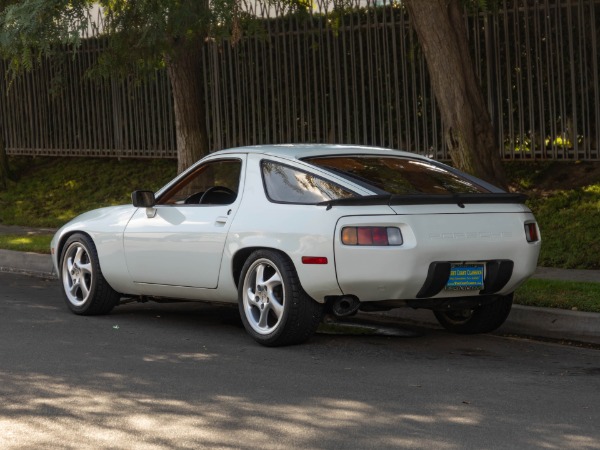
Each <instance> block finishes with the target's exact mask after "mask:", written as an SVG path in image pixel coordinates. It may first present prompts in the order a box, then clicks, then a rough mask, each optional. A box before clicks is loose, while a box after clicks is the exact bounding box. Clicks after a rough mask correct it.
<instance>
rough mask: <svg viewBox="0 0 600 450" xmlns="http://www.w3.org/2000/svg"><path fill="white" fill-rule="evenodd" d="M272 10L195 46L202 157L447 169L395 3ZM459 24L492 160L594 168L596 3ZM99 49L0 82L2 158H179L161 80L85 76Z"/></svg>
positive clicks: (506, 12) (412, 38) (581, 0)
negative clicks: (235, 37)
mask: <svg viewBox="0 0 600 450" xmlns="http://www.w3.org/2000/svg"><path fill="white" fill-rule="evenodd" d="M369 1H371V0H369ZM269 4H272V3H266V2H265V3H262V2H261V1H255V2H253V3H247V4H245V5H244V6H245V8H246V11H248V12H250V13H251V14H254V15H255V16H258V17H259V19H258V20H259V22H258V24H259V25H260V26H259V27H258V29H259V30H260V31H259V32H256V33H253V34H252V35H248V36H245V37H244V38H243V39H242V40H241V41H239V42H238V43H237V44H236V45H235V46H231V45H230V44H229V43H228V42H209V43H206V44H205V46H204V49H203V58H204V67H206V73H204V74H199V76H200V79H202V80H203V82H204V83H205V92H206V93H207V104H206V107H207V110H208V114H207V128H208V130H209V142H210V147H211V149H213V150H217V149H222V148H227V147H233V146H238V145H252V144H267V143H282V142H286V143H289V142H343V143H356V144H365V145H381V146H387V147H392V148H398V149H405V150H409V151H413V152H416V153H421V154H428V155H432V156H433V157H435V158H437V159H448V158H447V149H446V147H445V143H444V139H443V132H444V130H443V125H442V124H441V121H440V115H439V113H438V111H437V107H436V103H435V99H434V97H433V94H432V92H431V87H430V84H429V79H428V73H427V67H426V63H425V61H424V59H423V56H422V54H421V52H420V49H419V44H418V41H417V38H416V35H415V33H414V31H413V30H412V28H411V25H410V20H409V18H408V17H407V15H406V13H405V11H404V9H403V8H402V7H401V6H400V5H398V4H396V3H392V4H389V3H382V2H381V1H378V2H377V3H370V2H365V1H364V0H363V1H360V2H357V3H356V4H354V5H352V4H350V3H349V2H348V1H344V8H343V9H342V8H336V7H335V5H334V4H332V3H325V2H324V0H323V1H321V0H319V1H318V2H316V3H313V8H312V10H310V11H307V12H305V13H303V14H301V13H298V12H296V13H294V14H291V13H290V11H276V10H274V9H273V7H270V6H268V5H269ZM465 20H466V22H467V25H468V29H469V34H470V36H469V39H470V43H471V47H472V54H473V58H474V61H475V64H476V67H477V71H478V74H479V75H480V79H481V82H482V85H483V88H484V92H485V93H486V95H487V99H488V104H489V108H490V112H491V113H492V118H493V120H494V122H495V125H496V127H497V129H498V131H499V133H498V134H499V138H498V148H499V151H500V152H501V153H502V155H503V157H504V158H506V159H522V158H527V159H581V160H600V150H599V148H600V137H599V136H598V130H599V129H600V82H599V81H600V80H599V64H600V49H599V47H598V46H599V44H600V42H599V39H598V33H599V30H600V0H554V1H551V0H539V1H537V0H536V1H534V0H514V1H508V0H505V1H504V2H502V4H501V7H500V8H499V9H497V10H492V11H469V12H468V13H467V14H466V15H465ZM103 45H104V43H103V41H102V39H90V40H87V41H86V42H85V43H84V45H83V47H82V48H81V49H80V50H79V51H78V52H77V55H76V57H75V58H72V57H70V56H66V57H65V58H62V59H61V60H60V61H59V60H53V61H44V62H43V64H42V65H41V66H40V67H39V68H38V69H36V70H35V71H33V72H32V73H29V74H25V75H23V76H20V77H19V78H17V79H16V80H15V81H14V82H13V83H12V85H11V86H10V89H7V88H8V86H7V81H6V80H5V79H2V80H0V89H1V90H2V92H3V93H4V94H5V95H4V96H3V98H2V102H1V103H0V113H1V114H2V117H1V118H0V126H2V130H3V132H4V137H5V142H6V148H7V151H8V153H9V154H13V155H68V156H74V155H79V156H81V155H86V156H113V157H175V156H176V150H175V136H174V117H173V107H172V99H171V94H170V90H169V82H168V79H167V76H166V73H165V72H164V71H162V72H157V73H156V76H155V78H154V79H153V80H152V81H149V82H144V83H141V84H140V83H138V82H136V81H135V80H117V79H110V80H93V79H89V78H88V77H86V76H85V73H86V70H87V69H88V68H89V67H91V66H92V65H93V64H94V63H95V61H96V59H97V57H98V55H99V53H100V52H101V51H102V48H103ZM0 65H2V63H1V62H0Z"/></svg>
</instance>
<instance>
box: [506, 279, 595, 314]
mask: <svg viewBox="0 0 600 450" xmlns="http://www.w3.org/2000/svg"><path fill="white" fill-rule="evenodd" d="M515 303H517V304H519V305H525V306H541V307H546V308H560V309H571V310H577V311H587V312H597V313H600V282H598V283H584V282H578V281H558V280H541V279H536V278H531V279H529V280H527V281H526V282H525V283H524V284H523V285H522V286H521V287H520V288H519V289H517V291H516V292H515Z"/></svg>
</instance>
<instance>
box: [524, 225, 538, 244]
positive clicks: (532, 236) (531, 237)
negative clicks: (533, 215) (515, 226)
mask: <svg viewBox="0 0 600 450" xmlns="http://www.w3.org/2000/svg"><path fill="white" fill-rule="evenodd" d="M525 238H526V239H527V242H537V241H539V240H540V237H539V236H538V231H537V226H536V225H535V223H534V222H529V223H526V224H525Z"/></svg>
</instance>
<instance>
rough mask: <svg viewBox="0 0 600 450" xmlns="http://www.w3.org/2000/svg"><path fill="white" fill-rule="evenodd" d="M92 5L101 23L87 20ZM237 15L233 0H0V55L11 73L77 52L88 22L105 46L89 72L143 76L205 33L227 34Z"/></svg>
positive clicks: (235, 21)
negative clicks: (99, 10) (99, 11)
mask: <svg viewBox="0 0 600 450" xmlns="http://www.w3.org/2000/svg"><path fill="white" fill-rule="evenodd" d="M94 5H98V6H100V7H101V8H102V12H103V23H102V24H93V22H92V21H91V17H90V11H91V10H92V7H93V6H94ZM239 17H240V15H239V13H238V8H237V0H215V1H212V2H210V4H209V2H208V0H200V1H197V0H148V1H129V0H100V1H98V2H94V1H93V0H21V1H15V0H9V1H0V55H1V56H2V57H4V58H6V59H8V60H9V61H10V66H9V69H10V70H11V72H12V73H13V75H14V74H16V73H19V72H22V71H27V70H31V69H32V68H33V67H34V65H35V64H36V63H38V62H39V61H41V59H42V58H43V57H44V56H50V57H53V56H57V55H58V54H60V53H61V52H64V46H68V48H70V49H72V50H73V51H75V50H77V49H78V48H79V47H80V46H81V44H82V35H84V33H85V32H86V31H87V29H88V26H92V25H94V26H96V27H100V28H102V38H103V39H105V40H106V42H107V45H106V48H105V51H104V53H103V55H102V57H101V58H100V59H99V65H98V66H96V67H95V68H94V71H93V72H92V73H93V74H95V75H107V74H118V75H131V74H148V73H152V72H153V71H154V70H156V69H157V68H161V67H163V66H164V64H165V58H168V57H169V55H170V54H172V53H174V52H180V51H185V49H186V47H187V46H189V45H198V44H199V43H201V42H203V41H204V40H205V39H207V38H208V37H209V36H218V37H224V36H229V33H230V32H231V30H232V29H234V26H235V25H236V23H237V21H238V20H239ZM238 28H239V27H238Z"/></svg>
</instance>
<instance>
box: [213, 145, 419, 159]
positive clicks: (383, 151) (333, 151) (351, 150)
mask: <svg viewBox="0 0 600 450" xmlns="http://www.w3.org/2000/svg"><path fill="white" fill-rule="evenodd" d="M230 153H254V154H263V155H270V156H279V157H283V158H288V159H303V158H314V157H318V156H332V155H356V154H360V155H380V156H404V157H409V158H416V159H427V158H425V157H424V156H421V155H417V154H415V153H409V152H405V151H401V150H392V149H389V148H383V147H370V146H365V145H347V144H276V145H253V146H248V147H237V148H230V149H226V150H220V151H217V152H214V153H211V156H213V155H215V156H216V155H226V154H230Z"/></svg>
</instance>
